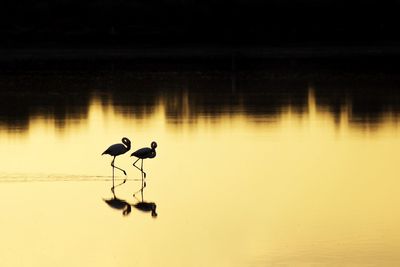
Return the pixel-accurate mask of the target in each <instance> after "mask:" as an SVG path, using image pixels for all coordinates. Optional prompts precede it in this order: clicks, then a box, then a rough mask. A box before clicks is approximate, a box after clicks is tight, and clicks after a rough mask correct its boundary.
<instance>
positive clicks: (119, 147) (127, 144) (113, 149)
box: [101, 137, 131, 188]
mask: <svg viewBox="0 0 400 267" xmlns="http://www.w3.org/2000/svg"><path fill="white" fill-rule="evenodd" d="M122 143H123V144H121V143H119V144H114V145H111V146H110V147H109V148H107V149H106V151H104V152H103V153H102V154H101V155H104V154H108V155H110V156H113V157H114V158H113V160H112V161H111V166H112V173H113V175H112V176H113V188H114V168H116V169H118V170H120V171H122V172H123V173H124V174H125V175H126V172H125V170H123V169H121V168H119V167H117V166H115V165H114V161H115V157H116V156H119V155H122V154H125V153H126V152H127V151H129V149H131V141H130V140H129V139H128V138H126V137H124V138H122ZM125 182H126V178H125V180H124V181H123V182H122V183H125Z"/></svg>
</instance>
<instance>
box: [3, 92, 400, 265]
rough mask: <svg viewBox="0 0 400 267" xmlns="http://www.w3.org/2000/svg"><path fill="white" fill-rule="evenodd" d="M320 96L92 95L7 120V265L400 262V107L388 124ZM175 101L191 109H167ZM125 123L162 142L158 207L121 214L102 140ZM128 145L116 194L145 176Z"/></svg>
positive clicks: (135, 143)
mask: <svg viewBox="0 0 400 267" xmlns="http://www.w3.org/2000/svg"><path fill="white" fill-rule="evenodd" d="M316 95H317V93H316V92H315V90H314V89H313V88H310V89H309V90H308V97H307V103H306V107H305V108H304V110H303V111H301V112H299V111H298V110H295V109H293V108H292V107H291V105H287V106H283V107H281V108H280V110H279V112H278V113H277V114H276V115H275V116H262V115H257V114H255V115H253V116H252V115H249V114H246V113H243V112H241V111H240V109H239V110H238V111H237V112H235V113H232V112H223V111H221V113H220V114H217V115H215V114H214V115H213V116H212V115H210V114H206V113H204V114H200V115H199V116H197V117H196V118H195V120H194V119H193V116H192V115H193V114H191V112H190V109H191V106H190V104H189V100H188V96H187V95H185V94H183V95H182V99H177V100H176V101H177V102H175V103H174V102H169V101H167V100H166V99H164V98H163V97H160V98H158V99H156V100H155V101H156V103H157V104H156V105H155V106H154V107H152V108H151V109H149V110H148V111H145V112H142V113H140V114H145V115H143V116H142V115H140V116H135V115H134V113H135V110H134V109H133V108H132V107H129V106H126V105H117V104H116V103H114V102H113V101H112V99H107V98H106V99H104V96H102V97H103V98H102V97H99V96H98V95H96V94H94V96H93V97H91V101H90V104H89V106H88V108H87V109H84V110H86V111H87V116H81V117H76V116H75V117H74V118H73V119H69V118H68V117H66V119H65V120H64V121H62V122H57V120H56V119H55V118H52V117H51V116H38V115H35V116H32V117H30V118H29V124H28V127H27V129H26V130H22V131H10V130H9V129H6V128H5V127H6V126H2V128H1V129H0V147H1V148H2V155H3V156H2V158H1V161H2V169H1V172H0V178H1V179H2V180H1V181H3V183H1V184H0V185H1V187H0V196H1V197H0V198H1V199H0V203H1V204H0V207H1V210H2V211H3V214H4V217H3V219H2V228H1V230H0V234H1V236H2V240H3V242H2V243H1V244H0V258H1V259H2V261H3V263H4V265H5V266H54V264H55V263H57V265H58V266H77V265H79V266H93V265H96V266H133V265H137V266H275V265H279V264H283V265H289V266H291V265H293V266H310V265H313V264H317V265H318V264H321V265H323V266H342V265H346V266H360V265H367V264H372V265H385V266H395V265H396V263H399V262H400V256H399V255H398V253H397V252H398V250H399V249H400V231H399V230H398V224H399V222H400V213H399V212H398V209H397V204H398V203H399V201H400V197H399V196H400V194H399V190H398V188H399V180H398V168H397V166H398V164H397V152H398V151H400V141H399V140H400V139H399V129H398V123H397V120H398V119H397V118H396V116H393V115H391V114H390V113H386V114H385V116H384V120H383V122H381V123H380V124H379V127H377V128H373V129H369V128H365V127H359V125H357V124H353V123H352V121H353V119H354V117H353V114H352V112H351V110H352V108H351V106H350V104H348V105H343V106H342V108H341V109H340V113H339V116H338V118H336V117H335V116H333V115H332V113H331V112H329V111H328V110H327V109H325V108H324V106H323V105H319V104H318V97H317V96H316ZM168 100H169V99H168ZM176 103H179V106H180V108H181V111H182V112H181V114H180V115H179V117H176V116H172V115H170V114H168V112H167V110H168V108H167V106H171V105H178V104H176ZM181 103H183V105H182V104H181ZM123 136H127V137H129V138H130V140H131V141H132V150H131V151H130V152H132V151H134V150H136V149H138V148H140V147H145V146H150V143H151V141H153V140H154V141H157V143H158V145H159V146H158V148H157V157H156V158H155V159H151V160H146V161H145V168H146V171H148V182H147V184H148V185H147V187H146V189H145V193H144V194H145V200H147V201H148V202H149V203H152V202H155V203H157V213H158V216H157V218H156V219H154V218H151V216H149V214H145V213H143V214H142V213H140V211H139V210H137V209H133V210H132V212H130V214H129V216H122V215H121V214H122V212H123V210H119V211H115V210H112V209H110V207H109V205H107V203H104V201H103V200H104V199H112V198H113V195H112V193H111V191H110V186H111V167H110V162H111V157H109V156H101V153H102V152H103V151H104V150H105V149H106V148H107V147H108V146H109V145H111V144H113V143H117V142H120V140H121V138H122V137H123ZM130 152H128V153H127V154H126V155H123V156H119V157H117V159H116V165H117V166H124V167H125V168H126V170H127V172H128V175H127V178H128V182H127V183H126V184H124V185H122V186H119V187H118V188H116V196H115V195H114V197H115V198H117V197H118V199H121V201H122V200H123V201H126V202H127V203H133V202H134V201H135V199H134V198H133V196H132V193H133V192H134V191H137V190H138V189H139V188H140V182H138V181H135V179H138V178H140V173H139V172H138V171H137V170H136V169H134V168H133V167H132V166H131V164H132V162H133V158H130V157H129V155H130ZM122 178H123V176H121V174H120V173H118V175H117V179H119V180H121V179H122ZM13 181H14V182H13ZM16 181H17V182H20V183H15V182H16ZM24 181H25V182H24ZM35 181H36V182H38V181H40V183H39V182H38V183H35ZM51 181H58V182H51ZM6 182H7V183H6ZM10 199H12V200H13V201H12V202H10ZM124 205H125V206H124V207H126V204H124Z"/></svg>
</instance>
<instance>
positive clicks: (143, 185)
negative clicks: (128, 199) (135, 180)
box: [133, 182, 146, 199]
mask: <svg viewBox="0 0 400 267" xmlns="http://www.w3.org/2000/svg"><path fill="white" fill-rule="evenodd" d="M145 187H146V182H144V183H142V188H140V189H139V190H138V191H136V192H135V193H133V196H134V197H135V198H136V194H137V193H139V192H141V193H142V192H143V189H144V188H145ZM136 199H137V198H136Z"/></svg>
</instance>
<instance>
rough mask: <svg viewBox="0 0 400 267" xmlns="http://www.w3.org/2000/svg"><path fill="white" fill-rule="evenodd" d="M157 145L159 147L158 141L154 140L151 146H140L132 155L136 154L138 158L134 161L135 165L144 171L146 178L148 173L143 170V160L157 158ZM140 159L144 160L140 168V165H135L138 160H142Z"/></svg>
mask: <svg viewBox="0 0 400 267" xmlns="http://www.w3.org/2000/svg"><path fill="white" fill-rule="evenodd" d="M156 147H157V143H156V142H154V141H153V142H151V148H150V147H144V148H140V149H138V150H136V151H135V152H133V153H132V154H131V157H132V156H135V157H137V158H138V159H137V160H136V161H135V162H134V163H133V166H134V167H135V168H137V169H138V170H140V171H141V172H142V175H144V178H146V173H145V172H144V171H143V160H144V159H152V158H155V156H156ZM140 159H141V160H142V164H141V167H140V168H139V167H138V166H136V165H135V163H136V162H138V160H140ZM142 178H143V177H142Z"/></svg>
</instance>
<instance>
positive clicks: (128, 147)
mask: <svg viewBox="0 0 400 267" xmlns="http://www.w3.org/2000/svg"><path fill="white" fill-rule="evenodd" d="M125 145H126V151H129V149H131V143H126V144H125Z"/></svg>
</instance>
